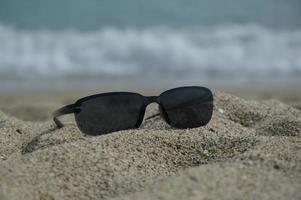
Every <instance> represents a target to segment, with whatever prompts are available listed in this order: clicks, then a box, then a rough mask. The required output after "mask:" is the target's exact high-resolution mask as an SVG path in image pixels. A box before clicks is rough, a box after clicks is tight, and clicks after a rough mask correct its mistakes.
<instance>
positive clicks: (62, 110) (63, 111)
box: [52, 104, 74, 128]
mask: <svg viewBox="0 0 301 200" xmlns="http://www.w3.org/2000/svg"><path fill="white" fill-rule="evenodd" d="M71 113H74V104H70V105H66V106H64V107H62V108H60V109H58V110H56V111H54V113H53V114H52V116H53V121H54V123H55V124H56V126H57V127H58V128H62V127H64V124H63V123H62V122H61V121H60V120H59V119H58V117H59V116H62V115H66V114H71Z"/></svg>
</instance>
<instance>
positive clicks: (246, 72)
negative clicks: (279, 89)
mask: <svg viewBox="0 0 301 200" xmlns="http://www.w3.org/2000/svg"><path fill="white" fill-rule="evenodd" d="M300 55H301V30H291V31H290V30H282V31H279V30H273V29H268V28H265V27H262V26H259V25H227V26H225V25H223V26H217V27H211V28H208V27H207V28H206V27H199V28H190V29H175V28H162V27H161V28H160V27H151V28H143V29H138V28H137V29H134V28H128V29H126V28H125V29H121V28H114V27H107V28H102V29H100V30H97V31H88V32H87V31H85V32H84V31H79V30H19V29H16V28H13V27H10V26H7V25H3V24H2V25H1V24H0V77H5V76H16V77H33V76H46V77H64V76H103V75H105V76H128V75H131V76H135V75H137V76H139V75H149V76H151V75H153V76H156V75H162V74H168V75H177V76H187V77H189V76H190V75H195V74H197V75H200V76H206V77H218V78H219V77H232V78H247V77H253V78H254V77H260V78H263V77H274V76H282V77H283V76H284V77H290V76H301V56H300Z"/></svg>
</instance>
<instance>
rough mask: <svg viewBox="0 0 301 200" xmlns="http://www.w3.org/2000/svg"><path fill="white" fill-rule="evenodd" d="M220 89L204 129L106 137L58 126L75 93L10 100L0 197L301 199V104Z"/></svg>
mask: <svg viewBox="0 0 301 200" xmlns="http://www.w3.org/2000/svg"><path fill="white" fill-rule="evenodd" d="M214 96H215V110H214V115H213V119H212V121H211V122H210V123H209V124H208V125H207V126H205V127H200V128H195V129H185V130H177V129H173V128H170V127H169V126H168V125H166V124H165V122H164V121H162V120H161V119H160V118H159V117H155V118H153V119H150V120H147V121H145V122H144V123H143V124H142V126H141V128H139V129H135V130H126V131H119V132H115V133H112V134H108V135H103V136H98V137H91V136H85V135H83V134H81V133H80V131H79V130H78V129H77V127H76V126H75V125H74V124H72V123H71V124H68V125H67V126H66V127H64V128H62V129H56V128H55V127H54V125H53V123H52V122H51V120H50V119H49V114H47V113H50V111H51V110H53V109H55V108H56V107H59V106H60V105H62V104H64V103H68V102H70V101H71V98H68V99H64V101H62V100H61V99H59V98H58V99H54V98H52V100H51V101H48V102H45V101H41V102H40V103H32V101H30V100H29V101H26V99H25V98H24V99H23V104H21V103H19V104H18V103H11V104H9V105H13V104H14V105H16V106H15V107H14V109H12V107H9V106H8V107H6V108H5V106H3V105H4V104H1V105H0V106H2V108H3V109H2V110H4V112H3V111H1V112H0V199H1V200H2V199H3V200H6V199H9V200H14V199H23V200H26V199H47V200H53V199H298V200H299V199H301V164H300V161H301V137H300V136H301V111H300V110H298V109H297V108H294V107H293V106H291V105H286V104H284V103H282V102H280V101H278V100H245V99H242V98H239V97H236V96H233V95H229V94H226V93H222V92H215V95H214ZM2 102H3V101H2ZM42 102H43V103H42ZM24 105H29V106H31V107H30V108H31V109H29V110H26V109H25V108H26V106H24ZM20 107H22V108H24V109H23V111H22V112H21V111H20V113H18V112H16V110H17V109H16V108H20ZM156 112H157V106H156V105H155V104H154V105H150V106H149V107H148V108H147V113H146V116H149V115H151V114H152V113H156ZM39 113H44V114H39ZM14 116H17V117H18V118H17V117H14ZM24 118H25V119H24ZM37 119H40V120H37ZM66 120H67V121H69V119H66Z"/></svg>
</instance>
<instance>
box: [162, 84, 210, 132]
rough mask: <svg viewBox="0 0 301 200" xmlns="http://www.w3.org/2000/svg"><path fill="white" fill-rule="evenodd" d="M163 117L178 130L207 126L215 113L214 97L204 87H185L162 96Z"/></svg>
mask: <svg viewBox="0 0 301 200" xmlns="http://www.w3.org/2000/svg"><path fill="white" fill-rule="evenodd" d="M160 101H161V106H162V112H163V115H165V118H166V120H167V122H168V123H169V124H170V125H171V126H173V127H176V128H194V127H198V126H204V125H206V124H207V123H208V122H209V121H210V119H211V117H212V111H213V95H212V93H211V91H210V90H209V89H207V88H203V87H185V88H177V89H173V90H169V91H166V92H164V93H162V94H161V95H160Z"/></svg>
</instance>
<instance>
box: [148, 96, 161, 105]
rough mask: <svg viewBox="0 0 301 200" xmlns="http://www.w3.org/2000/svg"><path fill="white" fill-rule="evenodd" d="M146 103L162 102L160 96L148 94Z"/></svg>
mask: <svg viewBox="0 0 301 200" xmlns="http://www.w3.org/2000/svg"><path fill="white" fill-rule="evenodd" d="M145 100H146V102H145V104H146V105H148V104H151V103H158V104H159V103H160V101H159V98H158V97H157V96H148V97H145Z"/></svg>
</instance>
